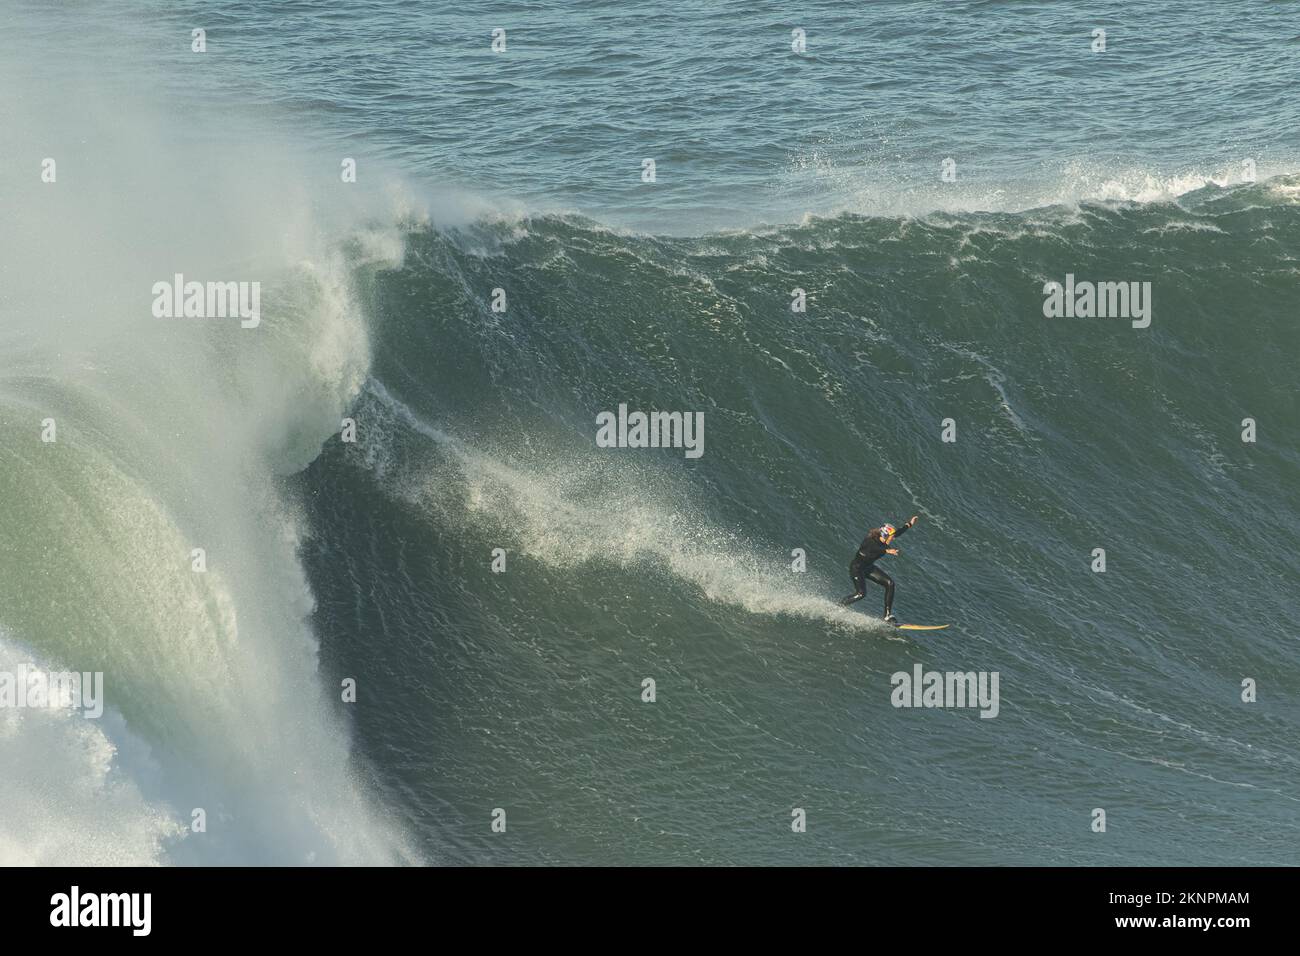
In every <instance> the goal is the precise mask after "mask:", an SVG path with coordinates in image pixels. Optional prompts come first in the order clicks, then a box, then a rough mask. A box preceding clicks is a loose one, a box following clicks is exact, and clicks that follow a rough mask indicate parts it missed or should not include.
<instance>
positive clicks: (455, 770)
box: [0, 0, 1300, 865]
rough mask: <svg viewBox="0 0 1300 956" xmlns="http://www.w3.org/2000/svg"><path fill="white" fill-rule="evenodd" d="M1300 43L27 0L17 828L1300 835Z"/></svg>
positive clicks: (447, 851)
mask: <svg viewBox="0 0 1300 956" xmlns="http://www.w3.org/2000/svg"><path fill="white" fill-rule="evenodd" d="M197 28H202V29H203V30H205V31H206V33H205V37H206V41H207V49H206V51H205V52H203V53H196V52H194V50H193V49H192V46H191V44H192V42H193V36H192V31H193V30H194V29H197ZM497 28H502V29H505V30H506V32H507V36H508V38H509V39H508V45H507V49H506V51H505V52H503V53H500V54H498V53H494V52H492V50H491V47H490V42H491V32H492V30H493V29H497ZM796 28H797V29H802V30H804V31H805V34H806V37H807V40H808V44H809V45H808V48H807V49H806V50H805V51H804V52H802V53H796V52H794V51H793V50H792V49H791V47H790V44H791V39H792V30H794V29H796ZM1095 29H1104V30H1105V31H1106V35H1107V49H1106V51H1105V52H1096V51H1094V50H1093V49H1092V48H1091V47H1092V43H1093V41H1094V36H1093V31H1094V30H1095ZM1297 34H1300V28H1298V27H1297V26H1296V22H1295V20H1294V16H1293V15H1292V13H1291V12H1290V10H1289V8H1288V7H1287V5H1284V4H1269V5H1256V4H1245V3H1236V4H1229V5H1228V6H1227V7H1226V8H1225V7H1224V6H1223V5H1221V4H1216V5H1213V6H1211V5H1209V4H1204V3H1199V2H1197V3H1179V4H1174V3H1166V2H1163V0H1161V2H1156V3H1150V4H1143V5H1142V6H1141V8H1140V9H1129V8H1125V7H1123V6H1106V7H1098V8H1095V9H1081V8H1079V7H1078V6H1077V5H1074V4H1063V3H1050V2H1033V3H1014V4H1013V3H1003V2H968V3H954V4H944V5H942V6H939V5H932V4H912V3H901V2H882V3H873V4H869V5H866V6H852V5H846V4H839V3H830V2H822V0H819V2H816V3H813V4H812V5H810V6H807V7H805V8H802V9H801V10H798V11H791V10H789V9H786V8H784V7H781V6H779V5H763V4H750V3H744V4H742V3H717V4H701V3H683V4H678V5H674V6H673V7H672V8H671V9H664V8H660V7H654V6H650V5H638V4H633V5H625V4H618V5H607V4H582V5H574V4H566V3H556V2H550V0H547V2H539V3H525V4H517V5H511V6H509V7H508V8H499V7H491V8H488V7H484V6H482V5H474V4H471V5H470V6H468V7H460V8H455V9H451V8H447V7H445V6H442V5H438V4H418V5H414V4H406V3H400V2H396V0H347V2H344V3H324V2H315V0H286V2H283V3H277V4H253V3H243V2H229V3H217V4H209V3H205V4H197V3H189V2H182V3H168V4H161V3H151V2H111V3H98V4H82V3H69V4H64V5H59V6H57V7H51V6H49V5H47V4H41V3H25V2H14V3H10V4H8V5H4V6H2V7H0V439H2V440H0V521H2V522H3V524H2V525H0V671H6V672H7V671H12V670H15V669H17V668H19V667H20V666H27V665H31V666H40V667H44V668H47V669H75V670H77V671H102V672H103V674H104V684H105V688H106V691H105V693H106V713H105V716H104V718H103V719H102V720H96V721H89V720H82V719H81V718H80V717H79V716H75V715H74V714H73V713H72V712H70V711H69V710H67V709H49V710H48V711H39V712H38V711H34V710H26V711H19V710H14V709H9V708H0V765H3V766H4V767H6V768H7V772H6V773H5V774H4V775H0V806H3V807H4V808H5V809H4V812H3V813H0V863H7V864H12V863H20V864H21V863H107V864H122V863H174V864H211V863H221V864H225V863H255V864H257V863H279V864H284V863H289V864H326V865H328V864H355V863H366V864H387V863H432V864H439V863H442V864H461V865H480V864H526V865H527V864H548V863H549V864H562V865H580V864H604V865H621V864H634V865H662V864H721V865H759V864H771V865H801V864H854V865H857V864H863V865H876V864H909V865H910V864H943V865H972V864H995V865H1001V864H1036V865H1048V864H1067V865H1107V864H1124V865H1148V864H1194V865H1226V864H1285V865H1294V864H1296V863H1300V856H1298V855H1297V851H1296V847H1297V846H1298V845H1300V841H1298V840H1297V836H1298V835H1300V833H1298V831H1300V827H1298V826H1297V820H1298V819H1300V816H1298V815H1297V812H1296V811H1297V807H1298V806H1300V797H1298V796H1297V782H1298V781H1300V754H1297V750H1296V740H1297V739H1298V734H1297V731H1300V704H1298V703H1297V694H1298V693H1300V669H1298V665H1297V663H1296V662H1297V655H1296V633H1297V627H1298V626H1300V601H1298V599H1297V589H1296V584H1295V582H1296V581H1297V579H1300V575H1298V573H1297V572H1298V571H1300V568H1298V567H1297V563H1298V562H1297V557H1296V555H1297V550H1298V546H1300V519H1298V518H1297V505H1300V501H1298V500H1297V499H1298V498H1300V481H1298V480H1297V479H1298V477H1300V452H1298V451H1297V449H1298V448H1300V405H1298V404H1297V375H1296V372H1295V364H1294V363H1295V356H1296V355H1297V352H1298V351H1300V340H1298V339H1297V330H1296V323H1295V309H1296V303H1297V289H1298V276H1300V273H1298V267H1297V261H1298V257H1300V164H1298V163H1296V161H1295V157H1296V155H1297V150H1296V147H1297V139H1296V130H1297V129H1300V125H1298V124H1297V123H1296V119H1297V117H1296V108H1295V105H1294V96H1293V87H1294V75H1295V68H1296V66H1297V65H1298V64H1297V60H1298V53H1300V45H1297V39H1296V38H1297ZM646 158H653V159H655V161H656V169H657V178H656V180H655V181H654V182H653V183H650V182H645V181H644V180H643V179H642V171H643V160H644V159H646ZM946 158H952V159H953V160H954V163H955V170H956V179H955V181H952V182H946V181H944V180H943V179H942V178H941V176H940V173H941V169H942V168H943V166H942V163H943V160H944V159H946ZM49 159H53V160H55V161H56V163H57V170H58V173H57V178H56V179H55V180H54V181H45V180H43V179H42V173H43V172H48V164H47V163H46V161H47V160H49ZM348 160H352V161H355V163H356V169H357V170H358V177H357V181H356V182H355V183H350V182H346V181H345V180H344V179H343V178H342V177H341V175H340V171H341V169H343V168H345V166H346V161H348ZM178 273H183V274H184V275H185V276H186V277H188V278H191V279H196V280H222V281H225V280H230V281H258V282H260V283H261V290H262V300H261V301H262V305H261V310H262V311H261V316H260V320H261V321H260V324H259V325H258V327H257V328H256V329H255V330H245V329H241V328H240V327H239V323H238V322H237V321H234V320H232V319H230V318H221V319H212V320H170V319H160V318H158V317H156V316H154V315H152V314H151V311H150V303H151V301H152V294H151V289H152V287H153V284H154V283H156V282H158V281H164V282H170V281H171V280H172V278H173V277H174V276H175V275H176V274H178ZM1076 281H1077V282H1123V283H1137V284H1138V287H1139V288H1142V287H1143V286H1142V284H1144V283H1150V286H1149V290H1150V291H1149V299H1147V300H1146V301H1147V302H1149V304H1150V319H1151V321H1150V324H1149V326H1148V327H1145V328H1135V327H1134V325H1133V322H1132V321H1131V320H1130V318H1126V317H1117V318H1116V317H1112V318H1083V317H1070V318H1067V317H1057V318H1047V317H1045V315H1044V299H1045V291H1044V289H1045V285H1046V284H1048V283H1051V282H1057V283H1063V284H1064V283H1070V284H1071V285H1073V284H1074V283H1075V282H1076ZM496 290H501V293H499V294H498V293H497V291H496ZM796 290H801V293H800V292H797V291H796ZM800 295H802V301H803V302H804V304H805V305H806V308H805V309H804V310H802V311H793V310H792V308H791V305H792V302H793V301H794V300H795V299H796V298H798V297H799V296H800ZM501 296H504V299H502V298H501ZM494 300H497V301H503V302H504V310H501V311H497V310H494V309H493V302H494ZM623 405H625V406H627V407H628V408H629V409H633V410H643V411H676V412H683V413H692V414H693V413H702V415H703V420H704V423H705V425H704V444H703V454H702V455H700V456H699V457H689V456H687V455H686V454H685V452H684V450H683V449H681V448H652V449H636V448H602V447H598V445H597V442H596V432H597V416H599V415H600V414H602V413H605V412H616V411H617V410H618V409H619V407H620V406H623ZM47 420H52V421H54V422H55V423H56V424H57V431H58V438H57V441H48V440H42V435H43V434H46V435H47V437H48V426H47V425H46V424H45V422H46V421H47ZM345 420H346V422H345ZM1248 420H1249V422H1248ZM347 423H351V424H354V425H355V428H356V441H344V440H342V437H341V432H342V431H344V430H345V428H347V427H348V424H347ZM1247 428H1253V429H1254V435H1253V437H1254V439H1255V440H1253V441H1244V440H1243V431H1244V430H1246V429H1247ZM945 432H946V433H947V436H948V437H949V438H955V440H945ZM914 514H916V515H919V516H920V520H919V522H918V524H917V525H916V527H915V528H913V529H911V530H910V531H909V532H908V533H907V535H906V536H905V537H902V538H900V539H898V541H897V545H898V547H899V549H900V552H901V553H900V554H899V555H897V556H890V557H888V558H886V559H884V562H883V563H884V565H885V566H886V567H887V569H888V571H889V573H890V574H891V575H892V576H893V577H894V579H895V581H896V582H897V587H898V594H897V598H896V601H895V606H894V609H895V612H896V613H897V614H898V616H899V618H900V619H901V620H903V621H911V622H918V623H949V624H951V627H949V628H948V629H947V630H944V631H941V632H934V633H930V634H914V635H904V634H901V633H900V632H897V631H894V630H893V629H892V628H889V627H886V626H884V625H883V624H881V623H880V621H879V614H880V612H881V603H880V602H881V594H880V591H879V589H878V588H876V587H875V585H869V590H868V593H867V596H866V599H865V600H864V601H862V602H861V603H859V604H857V605H856V606H855V607H853V608H851V609H849V610H843V609H841V608H840V607H838V605H837V603H836V602H837V600H838V599H839V598H840V597H842V596H843V595H845V594H846V593H848V592H849V590H850V588H851V583H850V580H849V575H848V568H847V565H848V563H849V560H850V558H851V556H852V554H853V553H854V549H855V548H856V547H857V546H858V544H859V542H860V541H861V539H862V537H863V535H864V534H865V533H866V531H867V529H868V528H870V527H873V526H877V525H879V524H881V523H882V522H884V521H891V522H893V523H895V524H900V523H902V522H903V521H905V520H906V519H907V518H908V517H910V516H911V515H914ZM196 548H199V549H202V551H203V554H204V558H205V561H206V570H204V571H201V572H199V571H196V570H195V567H194V563H193V562H194V560H195V559H194V549H196ZM1096 549H1104V551H1105V559H1106V568H1105V572H1104V573H1097V572H1095V571H1094V570H1093V567H1094V560H1095V559H1094V553H1095V551H1096ZM502 555H503V556H504V561H505V568H504V571H503V572H501V573H496V572H494V570H493V562H494V560H497V561H498V562H499V560H500V559H501V556H502ZM498 567H499V563H498ZM918 665H919V666H920V667H921V668H922V670H923V671H931V670H932V671H939V672H987V673H996V674H997V675H998V681H999V682H998V687H999V699H998V707H997V716H996V717H993V718H991V719H988V718H983V717H981V716H980V712H979V710H978V709H973V708H929V709H927V708H920V709H914V708H900V707H895V706H894V705H893V701H892V700H891V693H892V691H893V683H892V677H893V675H895V674H897V673H908V674H910V673H912V672H913V669H914V668H915V667H917V666H918ZM648 679H649V680H652V681H653V682H654V691H655V693H654V697H655V699H654V701H653V702H649V701H647V700H646V699H644V695H645V693H646V691H645V688H646V684H645V682H646V681H647V680H648ZM1243 681H1245V682H1249V683H1251V684H1252V685H1253V686H1254V688H1255V691H1256V699H1255V700H1254V701H1253V702H1246V701H1244V700H1243V698H1242V693H1243ZM351 682H355V689H356V698H355V701H352V700H348V701H347V702H345V701H344V700H343V699H342V694H341V690H342V688H343V686H344V684H345V683H348V684H349V685H350V683H351ZM10 768H12V772H9V769H10ZM195 807H203V808H205V809H206V811H207V814H208V819H209V821H210V825H209V828H208V830H207V832H206V833H205V834H203V835H199V834H196V833H194V832H192V831H191V830H190V821H191V813H192V811H193V809H194V808H195ZM1098 808H1100V809H1104V810H1105V812H1106V815H1107V829H1106V831H1105V832H1104V833H1099V832H1094V830H1093V828H1092V824H1093V819H1094V811H1095V810H1096V809H1098ZM497 810H500V811H504V814H505V820H506V821H507V826H506V829H505V832H496V831H494V829H493V826H492V823H493V818H494V813H495V811H497ZM796 810H801V811H803V813H804V815H805V818H806V832H800V833H796V832H793V831H792V828H791V824H792V821H793V817H792V814H793V813H794V812H795V811H796Z"/></svg>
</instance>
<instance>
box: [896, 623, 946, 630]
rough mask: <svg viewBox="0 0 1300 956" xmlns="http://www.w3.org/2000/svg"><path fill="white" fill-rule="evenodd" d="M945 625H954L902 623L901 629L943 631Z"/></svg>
mask: <svg viewBox="0 0 1300 956" xmlns="http://www.w3.org/2000/svg"><path fill="white" fill-rule="evenodd" d="M945 627H952V625H951V624H900V625H898V629H899V630H900V631H942V630H943V629H944V628H945Z"/></svg>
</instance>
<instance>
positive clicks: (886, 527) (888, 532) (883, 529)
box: [880, 524, 898, 541]
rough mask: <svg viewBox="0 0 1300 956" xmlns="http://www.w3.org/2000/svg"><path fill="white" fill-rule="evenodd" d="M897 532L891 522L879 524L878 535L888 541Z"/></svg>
mask: <svg viewBox="0 0 1300 956" xmlns="http://www.w3.org/2000/svg"><path fill="white" fill-rule="evenodd" d="M896 534H898V529H897V528H895V527H894V526H893V525H892V524H882V525H881V526H880V536H881V537H882V538H884V539H885V540H886V541H888V540H889V539H890V538H892V537H893V536H894V535H896Z"/></svg>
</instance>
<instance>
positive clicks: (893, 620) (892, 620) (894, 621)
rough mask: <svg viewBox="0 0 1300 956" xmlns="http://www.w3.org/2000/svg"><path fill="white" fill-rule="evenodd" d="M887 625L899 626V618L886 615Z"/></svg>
mask: <svg viewBox="0 0 1300 956" xmlns="http://www.w3.org/2000/svg"><path fill="white" fill-rule="evenodd" d="M885 623H886V624H897V623H898V618H896V617H894V615H892V614H886V615H885Z"/></svg>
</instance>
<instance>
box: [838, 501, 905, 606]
mask: <svg viewBox="0 0 1300 956" xmlns="http://www.w3.org/2000/svg"><path fill="white" fill-rule="evenodd" d="M916 518H917V516H916V515H912V520H911V521H909V522H908V523H907V524H905V525H903V526H902V527H901V528H895V527H894V526H893V525H892V524H885V525H881V526H880V527H879V528H872V529H871V530H870V531H868V532H867V536H866V537H865V538H863V539H862V545H861V547H859V548H858V553H857V554H855V555H854V556H853V560H852V562H850V564H849V574H851V575H852V576H853V593H852V594H850V595H849V596H848V597H846V598H845V599H844V600H842V601H840V605H841V606H843V607H848V606H849V605H850V604H852V603H853V602H854V601H861V600H862V598H863V596H864V595H865V594H866V593H867V578H870V579H871V580H873V581H875V582H876V583H877V584H879V585H880V586H881V587H882V588H884V589H885V622H886V623H888V624H897V623H898V618H896V617H894V579H893V578H891V577H890V576H889V575H888V574H886V573H885V572H884V571H882V570H880V568H878V567H876V562H877V561H879V560H880V559H881V558H883V557H884V556H885V555H887V554H898V549H897V548H891V547H890V546H889V543H890V542H891V541H893V540H894V538H896V537H898V536H899V535H900V534H902V533H903V532H904V531H906V530H907V529H908V528H910V527H912V525H914V524H916Z"/></svg>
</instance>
